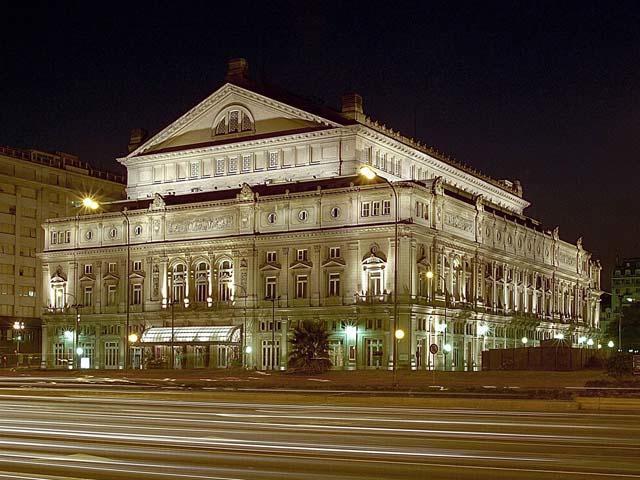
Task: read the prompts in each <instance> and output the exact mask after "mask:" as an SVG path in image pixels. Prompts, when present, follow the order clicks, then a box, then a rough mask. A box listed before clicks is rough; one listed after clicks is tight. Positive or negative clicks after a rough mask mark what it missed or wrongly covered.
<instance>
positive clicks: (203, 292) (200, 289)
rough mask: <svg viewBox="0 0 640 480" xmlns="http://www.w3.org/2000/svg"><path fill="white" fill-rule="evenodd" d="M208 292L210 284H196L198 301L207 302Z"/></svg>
mask: <svg viewBox="0 0 640 480" xmlns="http://www.w3.org/2000/svg"><path fill="white" fill-rule="evenodd" d="M207 293H208V285H207V284H206V283H198V284H197V285H196V302H206V301H207V297H208V295H207Z"/></svg>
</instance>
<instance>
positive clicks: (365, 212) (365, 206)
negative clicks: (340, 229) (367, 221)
mask: <svg viewBox="0 0 640 480" xmlns="http://www.w3.org/2000/svg"><path fill="white" fill-rule="evenodd" d="M370 208H371V204H370V203H369V202H362V206H361V208H360V216H361V217H368V216H369V213H370Z"/></svg>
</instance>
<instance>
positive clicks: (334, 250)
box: [329, 247, 340, 258]
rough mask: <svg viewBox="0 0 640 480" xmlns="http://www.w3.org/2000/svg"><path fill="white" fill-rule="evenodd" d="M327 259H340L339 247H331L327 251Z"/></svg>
mask: <svg viewBox="0 0 640 480" xmlns="http://www.w3.org/2000/svg"><path fill="white" fill-rule="evenodd" d="M329 258H340V247H331V248H330V249H329Z"/></svg>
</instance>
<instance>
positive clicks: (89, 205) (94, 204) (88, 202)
mask: <svg viewBox="0 0 640 480" xmlns="http://www.w3.org/2000/svg"><path fill="white" fill-rule="evenodd" d="M82 206H83V207H85V208H86V209H88V210H93V211H96V210H98V209H99V208H100V207H101V205H100V203H99V202H98V201H96V200H94V199H93V198H91V197H85V198H83V199H82ZM119 213H121V214H122V216H123V217H124V219H125V221H126V223H127V268H126V275H127V276H126V279H125V288H126V290H127V293H126V305H125V312H126V319H125V328H124V343H125V349H124V369H125V370H127V369H128V368H129V358H130V352H129V314H130V311H131V306H130V303H131V302H130V295H131V292H130V291H129V290H130V285H129V275H130V272H131V242H130V238H131V237H130V235H131V222H130V221H129V215H128V214H127V207H124V208H123V209H122V210H120V212H119Z"/></svg>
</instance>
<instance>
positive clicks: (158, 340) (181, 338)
mask: <svg viewBox="0 0 640 480" xmlns="http://www.w3.org/2000/svg"><path fill="white" fill-rule="evenodd" d="M172 330H173V343H174V345H179V344H183V345H193V344H197V343H200V344H232V343H240V334H241V330H242V327H241V326H240V325H238V326H224V327H175V328H173V329H172V328H171V327H153V328H150V329H148V330H145V331H144V332H143V334H142V338H141V339H140V342H141V343H142V344H156V345H157V344H170V343H172V342H171V333H172Z"/></svg>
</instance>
